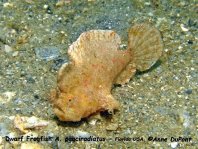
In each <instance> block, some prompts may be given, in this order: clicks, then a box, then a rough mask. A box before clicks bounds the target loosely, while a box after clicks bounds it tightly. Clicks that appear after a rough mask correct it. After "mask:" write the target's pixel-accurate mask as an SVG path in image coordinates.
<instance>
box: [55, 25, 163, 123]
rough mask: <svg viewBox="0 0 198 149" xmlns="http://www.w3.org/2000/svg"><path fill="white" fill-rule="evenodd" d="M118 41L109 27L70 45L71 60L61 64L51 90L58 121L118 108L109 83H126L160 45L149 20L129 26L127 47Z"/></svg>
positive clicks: (148, 63)
mask: <svg viewBox="0 0 198 149" xmlns="http://www.w3.org/2000/svg"><path fill="white" fill-rule="evenodd" d="M120 44H121V39H120V37H119V35H118V34H117V33H115V32H114V31H112V30H90V31H88V32H84V33H82V34H81V35H80V37H79V38H78V39H77V40H76V41H75V42H74V43H73V44H72V45H71V46H70V47H69V49H68V55H69V57H70V62H69V63H66V64H63V65H62V67H61V68H60V70H59V72H58V78H57V88H56V89H54V90H51V103H52V105H53V108H54V112H55V114H56V115H57V116H58V118H59V119H60V120H61V121H80V120H81V119H82V118H85V117H88V116H89V115H91V114H93V113H96V112H100V111H105V110H108V111H113V110H114V109H118V108H119V102H118V101H117V100H115V99H114V97H113V96H112V95H111V88H112V85H113V84H125V83H127V82H128V81H129V80H130V78H131V77H132V76H133V75H134V74H135V72H136V70H139V71H145V70H147V69H149V68H150V67H151V66H152V65H153V64H154V63H155V62H156V61H157V60H158V59H159V57H160V56H161V54H162V49H163V43H162V39H161V36H160V32H159V31H158V30H157V29H156V28H154V27H152V26H150V25H148V24H137V25H134V26H133V27H131V28H130V30H129V33H128V48H127V50H119V45H120Z"/></svg>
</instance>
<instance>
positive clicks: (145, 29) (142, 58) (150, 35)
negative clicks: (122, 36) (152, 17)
mask: <svg viewBox="0 0 198 149" xmlns="http://www.w3.org/2000/svg"><path fill="white" fill-rule="evenodd" d="M128 50H130V51H131V53H132V55H133V58H134V59H133V62H134V63H135V66H136V69H137V70H139V71H145V70H147V69H149V68H150V67H152V66H153V65H154V64H155V62H156V61H157V60H158V59H159V57H160V56H161V55H162V50H163V42H162V39H161V35H160V32H159V31H158V30H157V29H156V28H155V27H153V26H151V25H149V24H146V23H142V24H137V25H134V26H133V27H131V28H130V30H129V34H128Z"/></svg>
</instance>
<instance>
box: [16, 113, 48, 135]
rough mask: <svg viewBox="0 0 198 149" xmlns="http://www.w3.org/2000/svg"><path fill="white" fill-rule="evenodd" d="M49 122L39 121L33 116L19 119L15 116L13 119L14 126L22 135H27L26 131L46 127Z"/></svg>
mask: <svg viewBox="0 0 198 149" xmlns="http://www.w3.org/2000/svg"><path fill="white" fill-rule="evenodd" d="M48 124H49V122H47V121H44V120H40V119H38V118H37V117H35V116H32V117H20V116H19V115H16V116H15V118H14V126H15V128H18V129H19V130H20V131H21V132H23V133H28V129H38V128H41V127H46V126H47V125H48Z"/></svg>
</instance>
